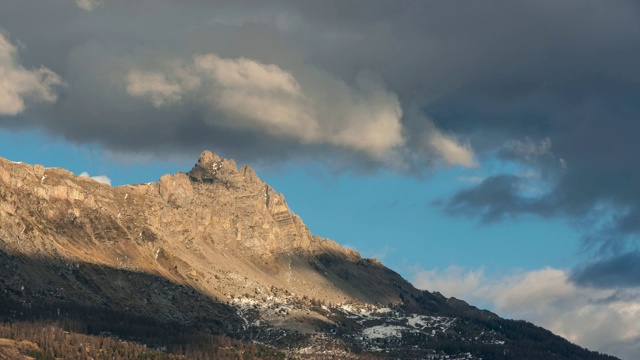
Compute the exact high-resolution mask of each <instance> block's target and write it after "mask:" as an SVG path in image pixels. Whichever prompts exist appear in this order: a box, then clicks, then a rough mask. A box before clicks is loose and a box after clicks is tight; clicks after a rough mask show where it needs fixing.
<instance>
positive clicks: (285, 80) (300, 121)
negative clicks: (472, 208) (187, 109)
mask: <svg viewBox="0 0 640 360" xmlns="http://www.w3.org/2000/svg"><path fill="white" fill-rule="evenodd" d="M305 84H308V86H305V85H302V84H301V83H300V82H299V81H298V80H297V79H296V78H295V77H294V75H293V74H291V73H289V72H287V71H285V70H284V69H282V68H280V67H278V66H276V65H273V64H263V63H260V62H258V61H255V60H251V59H247V58H238V59H225V58H221V57H219V56H218V55H215V54H205V55H197V56H194V57H193V60H192V61H191V62H188V63H182V64H180V65H176V64H172V65H170V66H166V67H165V68H161V69H158V70H157V71H153V72H144V71H141V70H131V71H129V73H128V74H127V76H126V90H127V93H128V94H130V95H133V96H137V97H143V98H147V99H149V101H151V103H152V104H153V105H154V106H155V107H158V108H159V107H163V106H170V105H180V104H182V103H188V104H191V105H193V106H199V107H203V108H205V109H208V110H210V111H211V112H212V114H211V115H210V116H209V117H208V118H207V119H206V120H205V121H207V122H212V123H214V124H217V125H222V126H224V127H231V128H248V129H256V128H258V129H261V130H262V131H264V132H267V133H270V134H272V135H276V136H286V137H291V138H293V139H295V140H297V141H299V142H301V143H314V144H332V145H337V146H342V147H345V148H349V149H353V150H355V151H362V152H364V153H366V154H368V155H369V156H371V157H373V158H375V159H379V160H382V161H387V160H388V159H391V158H393V154H394V152H395V151H396V149H397V148H399V147H401V146H403V145H404V144H405V139H404V137H403V127H402V123H401V117H402V109H401V106H400V103H399V101H398V98H397V96H396V95H395V94H393V93H390V92H388V91H387V90H385V89H384V87H383V86H382V84H381V83H380V81H379V80H376V79H374V78H373V77H372V76H370V75H367V74H360V75H359V77H358V79H357V81H356V87H350V86H348V85H347V84H345V83H344V82H342V81H339V80H337V79H332V78H331V77H330V76H328V75H327V74H325V73H322V72H319V71H309V74H307V79H306V83H305ZM215 114H217V115H219V114H223V115H224V119H220V117H219V116H218V117H216V116H215ZM449 141H450V142H453V141H452V140H449ZM447 145H448V146H449V147H448V148H446V149H445V151H444V154H445V159H446V160H447V161H449V160H450V158H449V153H450V152H452V151H455V150H456V149H455V145H451V144H447ZM458 160H459V159H458V158H454V159H452V161H453V163H455V164H457V163H459V161H458Z"/></svg>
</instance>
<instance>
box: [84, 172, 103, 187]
mask: <svg viewBox="0 0 640 360" xmlns="http://www.w3.org/2000/svg"><path fill="white" fill-rule="evenodd" d="M79 176H80V177H87V178H90V179H93V180H95V181H97V182H99V183H101V184H106V185H109V186H111V179H109V177H107V176H106V175H98V176H91V175H89V173H88V172H86V171H85V172H83V173H82V174H80V175H79Z"/></svg>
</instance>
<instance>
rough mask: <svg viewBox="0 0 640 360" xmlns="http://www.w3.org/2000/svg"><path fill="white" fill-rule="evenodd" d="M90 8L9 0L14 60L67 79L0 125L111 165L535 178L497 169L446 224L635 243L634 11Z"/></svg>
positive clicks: (535, 6) (614, 246)
mask: <svg viewBox="0 0 640 360" xmlns="http://www.w3.org/2000/svg"><path fill="white" fill-rule="evenodd" d="M85 3H91V4H95V6H86V4H85V6H84V9H83V8H80V7H79V6H77V2H76V1H75V0H51V1H45V2H43V1H39V0H22V1H13V2H3V3H0V28H1V29H2V30H3V32H4V33H5V34H6V36H7V38H8V39H9V40H10V41H11V43H12V44H14V45H16V46H17V47H18V48H19V49H20V52H19V65H20V66H21V67H23V68H25V69H30V70H33V69H37V68H39V67H40V66H41V65H43V66H45V67H46V68H48V69H50V70H51V71H53V72H54V73H55V74H58V75H59V76H60V78H61V79H62V80H63V81H64V82H65V84H66V85H65V86H64V87H60V88H58V89H57V90H56V101H55V102H53V103H49V102H46V103H34V104H28V105H29V106H28V107H27V108H26V110H25V111H24V112H22V113H21V114H18V115H16V116H13V117H6V116H5V117H2V118H0V126H3V127H11V128H16V127H21V126H22V127H35V128H41V129H46V130H47V131H49V132H51V133H53V134H56V135H61V136H64V137H65V138H66V139H68V140H69V141H72V142H77V143H90V142H96V143H100V144H101V145H103V146H104V147H105V148H106V149H107V150H108V151H111V152H113V153H115V154H121V155H122V156H128V155H131V154H133V155H136V154H144V155H149V154H155V156H158V157H164V156H167V155H173V156H185V157H189V158H191V157H193V156H195V154H197V153H198V152H200V151H201V150H202V149H203V148H210V149H213V150H215V151H219V152H221V153H223V154H225V155H226V156H231V157H235V158H237V159H238V160H239V161H242V162H252V163H255V162H274V161H275V162H284V161H287V160H298V161H303V160H309V159H313V160H318V161H322V162H325V163H327V164H330V165H331V166H332V167H335V168H339V169H347V168H348V169H356V171H362V170H363V169H375V168H380V167H390V168H393V169H395V170H398V171H406V172H409V173H413V174H424V172H425V171H426V170H425V169H426V168H430V167H433V166H437V165H438V164H442V163H445V164H446V163H448V164H459V165H467V166H471V165H474V164H476V161H479V162H480V165H482V163H483V161H485V160H494V159H497V160H498V161H501V162H505V163H511V164H515V165H516V166H517V167H519V168H521V169H528V170H530V171H533V172H535V174H536V178H535V179H531V178H530V177H528V175H527V174H522V173H513V172H505V173H503V174H493V175H492V176H491V177H489V178H487V179H486V180H485V181H483V182H482V183H480V184H478V185H477V186H476V187H473V188H470V189H465V190H462V191H460V192H459V193H458V194H456V195H455V196H454V197H452V198H451V199H449V200H448V201H447V202H446V205H445V209H446V210H447V211H448V212H450V213H452V214H466V215H469V216H478V215H479V216H480V218H481V219H482V220H483V221H499V220H502V219H507V218H515V217H518V216H521V215H533V216H541V217H557V216H559V217H564V218H566V219H568V220H569V221H571V222H572V223H573V224H575V225H576V226H577V227H578V228H580V229H581V230H582V231H583V232H584V234H588V235H585V244H586V245H588V247H589V248H590V249H596V250H601V252H600V253H601V254H603V255H602V256H613V255H612V254H618V255H619V254H622V253H623V252H624V251H625V249H628V248H630V247H631V248H634V247H637V238H638V234H639V231H640V225H639V224H640V187H638V186H637V184H639V183H640V166H638V165H639V164H638V161H637V154H638V153H640V142H638V141H637V140H638V134H640V120H639V117H640V102H639V101H638V94H640V81H639V80H640V67H638V66H637V64H638V63H640V20H639V14H640V12H639V6H638V2H636V1H616V2H607V3H606V4H605V3H602V2H584V1H573V0H567V1H561V2H560V1H552V0H546V1H536V2H513V1H485V2H474V3H465V4H464V6H461V5H460V3H457V2H451V1H447V2H443V1H393V2H390V1H375V0H374V1H366V2H364V1H322V2H318V1H275V2H268V3H266V2H262V1H204V0H188V1H170V0H139V1H124V0H103V1H99V2H96V1H88V2H87V1H86V2H85ZM87 10H91V11H87ZM207 54H215V56H217V59H218V60H216V58H208V59H209V60H211V61H210V62H209V65H211V66H213V68H215V69H222V68H224V69H227V70H226V73H230V72H232V71H229V69H236V70H238V69H239V70H238V71H240V72H242V71H249V69H252V70H251V71H254V72H252V73H251V74H253V75H252V76H253V77H249V79H250V80H253V81H255V80H256V79H263V80H264V79H265V77H266V79H268V82H267V83H269V84H270V85H269V86H266V87H265V86H263V87H262V88H261V89H260V90H259V91H257V90H255V87H251V86H250V85H251V84H249V85H247V83H246V82H242V81H239V80H238V79H235V80H234V79H229V78H227V77H224V76H223V75H221V74H219V73H215V69H214V70H211V69H212V68H211V67H210V68H207V69H204V68H203V67H198V64H197V56H199V55H207ZM212 59H213V60H212ZM242 59H245V60H247V61H244V62H243V60H242ZM270 65H273V66H274V67H269V66H270ZM234 66H235V68H234ZM132 74H134V75H135V74H137V75H140V76H138V78H137V79H145V81H143V82H138V83H135V82H134V81H131V79H135V78H136V77H135V76H133V77H132V76H131V75H132ZM287 76H290V77H291V79H293V80H291V79H289V78H288V77H287ZM194 78H197V79H199V82H198V81H193V79H194ZM151 80H153V81H151ZM249 83H251V81H249ZM140 84H143V85H144V86H138V87H136V85H140ZM252 84H253V85H255V84H256V83H255V82H254V83H252ZM262 84H263V85H264V84H265V83H264V82H263V83H262ZM246 91H249V92H250V95H251V96H242V97H241V96H238V94H241V93H243V92H246ZM267 100H269V101H267ZM238 104H240V106H237V105H238ZM251 104H253V105H252V106H249V105H251ZM232 105H236V106H235V108H232ZM284 105H291V106H290V107H285V106H284ZM284 108H288V109H293V110H290V111H289V112H286V111H285V112H283V111H284V110H283V109H284ZM237 109H240V110H242V111H239V110H237ZM256 109H257V110H256ZM372 109H373V110H372ZM398 109H399V110H401V112H399V111H398ZM265 114H266V115H265ZM268 114H277V115H273V116H269V115H268ZM379 114H384V116H378V115H379ZM274 119H275V120H277V121H274ZM287 119H289V120H291V119H293V120H296V121H294V124H298V125H299V123H303V125H304V126H300V127H298V128H295V126H293V127H292V126H291V124H292V123H291V122H287V121H289V120H287ZM300 119H304V121H303V120H300ZM474 154H475V156H476V157H475V158H474V157H473V155H474ZM476 159H479V160H476ZM589 274H592V275H593V274H594V273H593V272H589ZM593 276H595V275H593Z"/></svg>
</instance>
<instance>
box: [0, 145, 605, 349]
mask: <svg viewBox="0 0 640 360" xmlns="http://www.w3.org/2000/svg"><path fill="white" fill-rule="evenodd" d="M0 200H1V202H0V259H1V260H2V262H1V264H3V267H2V268H1V269H0V270H1V271H2V273H1V275H3V277H2V278H3V280H2V284H1V285H2V289H3V290H4V295H3V296H4V297H3V298H2V299H3V302H4V303H5V304H8V305H6V306H7V309H14V310H10V311H5V312H4V314H2V315H3V316H4V319H5V320H6V321H15V320H16V319H18V318H21V317H25V315H24V314H25V313H28V314H32V315H33V314H36V313H37V314H40V315H41V314H42V313H47V311H48V312H49V314H51V313H53V314H58V315H57V316H60V311H61V310H60V309H63V310H62V314H63V315H62V317H65V316H66V317H68V318H72V319H75V320H74V321H87V320H83V319H86V316H87V315H86V314H85V312H91V311H93V312H95V313H101V312H105V313H110V314H111V313H113V314H115V315H113V316H115V317H118V316H124V315H117V314H135V315H137V316H143V317H144V318H145V319H153V321H158V322H160V323H163V324H168V323H171V324H177V325H176V326H179V327H181V328H185V329H195V330H197V331H203V332H205V333H212V334H225V335H228V336H231V337H233V338H237V339H241V340H243V341H250V342H255V343H260V344H266V345H268V346H271V347H274V348H276V349H280V350H282V351H284V352H285V353H286V354H288V356H298V357H305V356H306V357H312V358H319V356H339V357H345V356H355V357H356V358H357V357H358V356H361V357H362V356H377V357H383V358H384V356H386V355H385V354H387V352H390V353H391V354H395V355H389V356H399V355H400V354H402V357H403V358H421V357H423V356H427V355H428V356H432V358H434V359H437V358H445V356H453V357H450V358H460V359H476V358H482V356H483V354H488V353H491V354H493V353H496V354H497V353H500V352H501V350H502V352H503V353H504V354H503V357H493V358H510V357H509V356H511V355H513V356H515V354H517V352H516V349H515V348H512V347H511V345H510V342H509V337H508V336H507V334H503V333H501V332H500V331H499V330H498V329H499V328H495V329H494V328H492V329H489V327H492V326H494V325H495V324H498V323H499V324H502V323H501V322H500V321H507V320H502V319H500V318H499V317H498V316H497V315H495V314H493V313H491V312H489V311H486V310H478V309H477V308H475V307H472V306H469V305H468V304H467V303H466V302H464V301H455V300H454V301H451V299H446V298H445V297H443V296H442V295H439V294H437V293H430V292H427V291H420V290H418V289H416V288H415V287H413V286H412V285H411V284H410V283H409V282H407V281H406V280H404V279H403V278H402V277H401V276H400V275H398V274H397V273H396V272H394V271H393V270H391V269H388V268H386V267H385V266H384V265H382V264H381V263H380V262H379V261H377V260H375V259H363V258H362V257H361V256H360V254H358V253H357V252H355V251H353V250H350V249H346V248H343V247H341V246H340V245H339V244H337V243H336V242H334V241H332V240H328V239H324V238H320V237H317V236H314V235H312V234H311V233H310V232H309V230H308V229H307V227H306V226H305V225H304V223H303V222H302V220H301V219H300V217H298V216H297V215H296V214H295V213H293V212H292V211H291V210H290V209H289V207H288V205H287V203H286V201H285V198H284V196H283V195H282V194H280V193H277V192H276V191H275V190H273V189H272V188H271V187H270V186H269V185H267V184H266V183H264V182H262V181H261V180H260V178H259V177H258V176H257V174H256V173H255V171H253V169H251V168H250V167H249V166H243V167H241V168H240V169H238V168H237V166H236V164H235V162H234V161H233V160H227V159H223V158H221V157H219V156H218V155H216V154H213V153H212V152H210V151H205V152H203V153H202V154H201V155H200V158H199V159H198V162H197V163H196V164H195V165H194V167H193V168H192V169H191V170H190V171H188V172H186V173H185V172H178V173H176V174H173V175H163V176H162V177H161V178H160V179H159V180H158V182H152V183H147V184H137V185H124V186H118V187H111V186H109V185H106V184H101V183H98V182H96V181H94V180H92V179H90V178H86V177H84V178H83V177H77V176H75V175H73V174H72V173H70V172H69V171H67V170H64V169H57V168H44V167H43V166H41V165H34V166H31V165H27V164H21V163H14V162H11V161H8V160H5V159H2V158H0ZM61 289H62V290H61ZM452 299H453V298H452ZM25 304H28V305H25ZM74 307H76V308H81V309H87V310H86V311H85V310H82V311H81V312H80V313H76V312H74V311H76V310H74ZM25 309H29V310H28V311H27V310H25ZM33 309H38V310H37V311H36V310H33ZM55 309H57V311H56V310H55ZM89 309H91V310H89ZM11 311H14V312H13V313H11ZM19 312H21V313H22V315H20V316H19V315H18V313H19ZM28 314H27V315H28ZM65 314H66V315H65ZM40 315H38V316H40ZM34 316H35V315H34ZM48 316H49V317H51V315H48ZM27 317H28V316H27ZM53 318H54V319H55V316H53ZM94 320H95V319H94ZM96 321H97V320H96ZM139 321H142V322H144V321H147V320H144V321H143V320H139ZM99 322H105V323H107V322H106V321H104V320H102V319H101V320H99ZM505 324H506V323H505ZM509 324H511V323H509ZM105 326H106V325H105ZM495 326H498V327H501V326H503V325H495ZM107 327H108V326H107ZM195 330H194V331H195ZM531 331H533V330H531ZM473 334H475V335H477V336H475V335H474V336H471V335H473ZM549 336H550V335H549ZM474 337H475V340H471V339H472V338H474ZM553 339H555V338H553ZM517 341H520V340H517ZM517 341H516V342H514V344H515V343H518V344H519V342H517ZM549 341H552V340H549ZM552 342H553V343H554V344H555V343H556V342H558V344H564V342H562V341H561V340H558V339H555V340H553V341H552ZM565 342H566V340H565ZM456 343H459V345H455V344H456ZM566 343H567V344H568V342H566ZM505 344H506V345H505ZM534 345H535V342H534ZM537 346H538V347H537V348H536V347H535V346H533V345H532V348H536V349H538V348H540V345H537ZM554 346H556V345H554ZM557 346H560V345H557ZM563 346H564V345H563ZM566 346H567V347H568V348H571V349H573V350H575V351H577V352H578V353H580V351H582V350H577V349H580V348H579V347H577V346H575V345H571V346H573V347H571V346H569V345H566ZM476 348H477V353H476V354H472V352H471V350H476ZM466 350H469V351H466ZM507 350H509V351H507ZM532 351H533V350H532ZM536 351H537V350H536ZM558 351H559V353H560V350H558ZM584 351H586V350H584ZM440 353H442V354H440ZM585 354H592V355H588V356H593V357H579V358H594V359H595V358H609V357H606V356H603V357H599V355H597V354H595V353H590V352H588V351H586V352H585ZM484 356H485V357H484V358H487V357H486V355H484ZM496 356H497V355H496ZM490 358H491V357H490ZM511 358H514V357H511ZM519 358H523V357H519ZM551 358H572V357H562V356H559V357H551ZM573 358H575V357H573Z"/></svg>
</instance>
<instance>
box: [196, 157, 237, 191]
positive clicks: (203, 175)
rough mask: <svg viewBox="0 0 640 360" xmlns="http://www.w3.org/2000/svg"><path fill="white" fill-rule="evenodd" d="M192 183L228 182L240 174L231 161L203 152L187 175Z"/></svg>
mask: <svg viewBox="0 0 640 360" xmlns="http://www.w3.org/2000/svg"><path fill="white" fill-rule="evenodd" d="M187 175H189V178H190V179H191V180H192V181H198V182H204V183H212V182H214V181H216V180H218V181H220V180H227V181H228V180H229V178H234V177H236V178H237V177H238V176H239V175H240V174H239V172H238V169H237V168H236V163H235V161H233V160H227V159H223V158H221V157H220V156H218V155H216V154H214V153H212V152H211V151H209V150H205V151H203V152H202V154H200V158H199V159H198V162H197V163H196V164H195V166H194V167H193V168H192V169H191V171H189V172H188V173H187Z"/></svg>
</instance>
